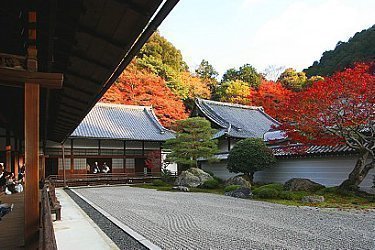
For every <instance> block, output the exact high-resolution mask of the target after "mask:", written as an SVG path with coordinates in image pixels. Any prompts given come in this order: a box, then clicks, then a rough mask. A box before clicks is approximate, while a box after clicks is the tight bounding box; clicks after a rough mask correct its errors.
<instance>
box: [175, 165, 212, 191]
mask: <svg viewBox="0 0 375 250" xmlns="http://www.w3.org/2000/svg"><path fill="white" fill-rule="evenodd" d="M213 179H214V178H213V177H212V176H211V175H210V174H209V173H206V172H204V171H203V170H202V169H199V168H189V169H188V170H186V171H182V172H181V174H180V176H178V177H177V179H176V181H175V183H174V184H175V185H176V186H184V187H198V186H200V185H202V184H203V183H204V182H205V181H208V180H213Z"/></svg>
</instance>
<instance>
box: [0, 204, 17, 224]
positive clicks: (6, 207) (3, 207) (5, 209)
mask: <svg viewBox="0 0 375 250" xmlns="http://www.w3.org/2000/svg"><path fill="white" fill-rule="evenodd" d="M13 206H14V205H13V204H8V203H3V204H0V220H1V218H2V217H3V216H4V215H6V214H8V213H10V212H11V211H12V210H13Z"/></svg>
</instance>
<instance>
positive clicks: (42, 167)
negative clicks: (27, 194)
mask: <svg viewBox="0 0 375 250" xmlns="http://www.w3.org/2000/svg"><path fill="white" fill-rule="evenodd" d="M39 164H40V171H39V176H40V179H41V180H45V179H46V157H45V156H44V155H41V156H39Z"/></svg>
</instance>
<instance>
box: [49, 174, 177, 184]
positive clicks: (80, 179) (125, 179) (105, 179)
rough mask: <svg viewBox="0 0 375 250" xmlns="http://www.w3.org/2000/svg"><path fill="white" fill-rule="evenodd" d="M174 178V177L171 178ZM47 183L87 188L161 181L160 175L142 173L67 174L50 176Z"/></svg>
mask: <svg viewBox="0 0 375 250" xmlns="http://www.w3.org/2000/svg"><path fill="white" fill-rule="evenodd" d="M172 177H174V175H173V176H172ZM47 179H48V181H50V182H51V183H52V184H54V185H55V186H56V187H62V186H64V185H67V186H87V185H104V184H133V183H148V182H152V181H153V180H155V179H161V177H160V173H153V174H146V175H145V174H144V173H143V172H142V173H107V174H104V173H100V174H69V175H67V176H66V177H65V184H64V177H63V175H50V176H48V177H47Z"/></svg>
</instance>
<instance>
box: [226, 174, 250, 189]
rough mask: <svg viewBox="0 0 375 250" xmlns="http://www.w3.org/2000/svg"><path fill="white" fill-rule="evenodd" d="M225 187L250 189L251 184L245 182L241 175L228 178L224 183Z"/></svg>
mask: <svg viewBox="0 0 375 250" xmlns="http://www.w3.org/2000/svg"><path fill="white" fill-rule="evenodd" d="M225 185H226V186H229V185H240V186H241V187H245V188H251V183H250V182H249V181H248V180H246V177H245V176H243V175H236V176H233V177H231V178H229V179H228V180H226V181H225Z"/></svg>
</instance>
